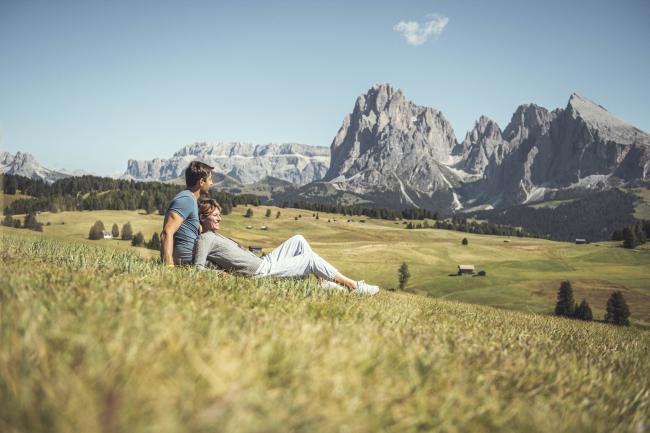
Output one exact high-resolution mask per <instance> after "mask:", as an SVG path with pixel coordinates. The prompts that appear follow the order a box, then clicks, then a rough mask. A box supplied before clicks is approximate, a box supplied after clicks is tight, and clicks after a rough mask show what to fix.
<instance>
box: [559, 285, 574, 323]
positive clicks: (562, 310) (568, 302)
mask: <svg viewBox="0 0 650 433" xmlns="http://www.w3.org/2000/svg"><path fill="white" fill-rule="evenodd" d="M574 309H575V301H574V300H573V287H571V283H570V282H569V281H562V283H561V284H560V289H559V290H558V292H557V303H556V304H555V315H556V316H566V317H573V313H574Z"/></svg>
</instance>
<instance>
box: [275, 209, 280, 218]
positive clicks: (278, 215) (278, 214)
mask: <svg viewBox="0 0 650 433" xmlns="http://www.w3.org/2000/svg"><path fill="white" fill-rule="evenodd" d="M275 218H276V219H277V218H280V211H278V213H276V214H275Z"/></svg>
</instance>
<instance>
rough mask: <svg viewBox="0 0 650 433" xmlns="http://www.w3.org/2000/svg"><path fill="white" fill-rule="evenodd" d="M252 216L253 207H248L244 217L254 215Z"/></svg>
mask: <svg viewBox="0 0 650 433" xmlns="http://www.w3.org/2000/svg"><path fill="white" fill-rule="evenodd" d="M252 216H253V209H251V208H248V209H247V210H246V214H245V215H244V217H246V218H250V217H252Z"/></svg>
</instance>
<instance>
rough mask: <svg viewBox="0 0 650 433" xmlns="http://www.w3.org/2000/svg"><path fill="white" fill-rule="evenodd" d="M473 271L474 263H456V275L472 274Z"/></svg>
mask: <svg viewBox="0 0 650 433" xmlns="http://www.w3.org/2000/svg"><path fill="white" fill-rule="evenodd" d="M473 273H474V265H458V275H465V274H467V275H472V274H473Z"/></svg>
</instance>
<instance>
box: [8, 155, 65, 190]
mask: <svg viewBox="0 0 650 433" xmlns="http://www.w3.org/2000/svg"><path fill="white" fill-rule="evenodd" d="M0 173H3V174H12V175H18V176H25V177H29V178H31V179H41V180H44V181H46V182H50V183H51V182H54V181H56V180H58V179H62V178H64V177H68V176H70V175H71V174H68V173H64V172H61V171H56V170H50V169H49V168H45V167H43V166H42V165H40V164H39V163H38V162H36V159H35V158H34V156H33V155H31V154H30V153H24V152H16V154H15V155H12V154H11V153H9V152H0Z"/></svg>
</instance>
